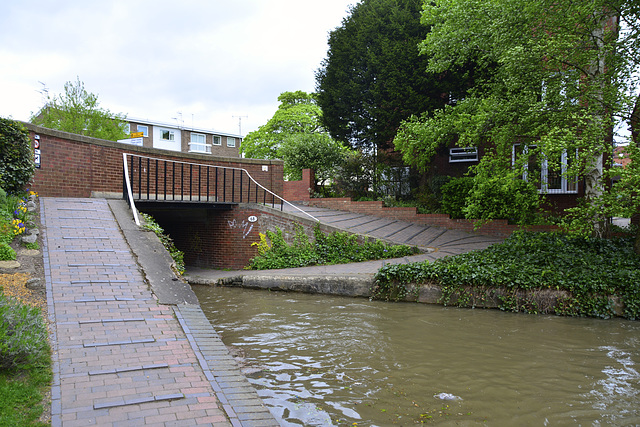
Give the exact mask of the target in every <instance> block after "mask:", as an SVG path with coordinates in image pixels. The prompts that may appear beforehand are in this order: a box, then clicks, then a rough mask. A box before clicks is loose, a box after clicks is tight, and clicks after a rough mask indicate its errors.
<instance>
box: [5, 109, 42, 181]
mask: <svg viewBox="0 0 640 427" xmlns="http://www.w3.org/2000/svg"><path fill="white" fill-rule="evenodd" d="M34 170H35V165H34V163H33V152H32V150H31V143H30V141H29V132H28V131H27V129H26V128H25V127H24V126H23V125H22V124H20V123H19V122H16V121H15V120H10V119H5V118H2V117H0V187H1V188H3V189H4V190H6V191H7V193H9V194H12V193H17V192H19V191H21V190H24V188H25V187H26V186H27V185H28V184H29V182H30V181H31V178H32V177H33V172H34Z"/></svg>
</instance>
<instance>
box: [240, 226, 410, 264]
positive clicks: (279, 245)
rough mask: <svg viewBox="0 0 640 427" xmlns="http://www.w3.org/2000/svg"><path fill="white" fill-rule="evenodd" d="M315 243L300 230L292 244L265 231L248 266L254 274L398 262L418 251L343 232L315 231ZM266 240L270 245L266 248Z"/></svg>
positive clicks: (316, 228) (280, 236)
mask: <svg viewBox="0 0 640 427" xmlns="http://www.w3.org/2000/svg"><path fill="white" fill-rule="evenodd" d="M313 234H314V242H313V243H311V242H310V241H309V237H308V236H307V235H306V234H305V233H304V230H303V229H302V227H301V226H299V227H297V228H296V233H295V236H294V239H293V243H292V244H288V243H287V242H286V241H285V238H284V235H283V232H282V230H281V229H279V228H277V230H276V231H275V232H273V231H267V232H266V234H261V235H260V242H256V243H254V245H256V246H257V247H258V255H257V256H256V257H255V258H253V259H252V260H251V262H250V264H249V266H248V268H249V269H253V270H268V269H275V268H295V267H305V266H308V265H326V264H345V263H350V262H361V261H368V260H374V259H387V258H398V257H403V256H407V255H413V254H416V253H417V252H418V249H417V248H415V247H412V246H406V245H390V244H388V243H385V242H382V241H380V240H376V241H370V240H368V239H365V241H364V242H363V243H359V242H358V236H357V235H355V234H349V233H346V232H333V233H331V234H329V235H326V234H325V233H323V232H322V230H320V228H319V227H318V226H316V227H315V228H314V233H313ZM267 239H268V240H269V241H270V242H271V246H269V245H268V243H267Z"/></svg>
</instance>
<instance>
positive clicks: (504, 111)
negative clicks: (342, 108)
mask: <svg viewBox="0 0 640 427" xmlns="http://www.w3.org/2000/svg"><path fill="white" fill-rule="evenodd" d="M639 14H640V10H639V9H638V8H637V4H636V3H635V2H632V1H627V0H588V1H582V2H574V1H571V0H560V1H558V0H536V1H523V0H491V1H476V0H436V1H433V2H427V3H425V6H424V10H423V14H422V20H423V23H424V24H426V25H430V26H431V31H430V32H429V33H428V34H427V35H426V37H425V39H424V41H423V42H422V43H421V44H420V49H421V52H422V53H423V54H424V55H426V56H427V57H428V58H429V66H428V70H429V71H431V72H453V71H454V70H455V69H456V67H459V66H461V65H462V64H466V63H468V62H469V61H473V62H474V63H476V64H477V69H478V73H477V78H476V79H475V80H474V84H473V87H471V88H470V89H469V91H468V93H467V96H466V97H464V98H463V99H460V100H459V101H458V102H457V103H456V104H455V105H451V106H447V107H446V108H444V109H441V110H439V111H436V112H435V113H433V114H423V115H422V116H419V117H414V118H412V119H411V120H408V121H406V122H404V124H403V125H402V126H401V129H400V132H398V135H397V137H396V139H395V145H396V148H397V149H398V150H400V151H402V152H403V156H404V159H405V161H406V162H408V163H410V164H412V165H415V166H416V167H418V168H419V169H421V170H425V169H426V168H428V165H429V162H430V159H431V157H432V156H433V155H434V153H435V152H436V151H437V149H438V148H439V147H446V146H451V144H453V143H455V144H456V145H458V146H460V147H468V146H476V147H481V146H483V145H487V144H490V146H491V147H492V149H493V152H491V153H490V154H489V155H485V157H483V159H482V160H481V165H483V168H484V169H483V171H480V172H484V173H478V175H477V176H478V178H479V179H487V178H489V177H498V176H503V177H509V176H522V175H523V173H524V172H525V170H526V163H527V162H526V159H523V160H521V161H518V160H517V161H516V162H515V165H512V164H511V162H510V161H509V160H510V159H511V153H512V146H513V144H514V143H516V142H518V141H519V142H520V143H521V144H522V145H524V146H526V147H527V148H528V149H529V151H528V152H529V154H530V155H538V156H540V155H546V156H547V159H548V161H549V167H550V168H553V169H556V170H559V169H560V166H561V162H560V156H559V154H561V153H562V152H567V153H574V152H575V153H577V158H576V160H575V161H572V162H570V164H567V165H566V173H565V178H567V179H575V178H576V177H583V178H584V183H585V194H586V198H587V199H588V203H586V204H585V205H584V207H585V209H578V210H576V211H575V214H576V217H579V218H580V220H581V221H582V223H584V222H592V223H595V224H597V223H598V222H599V221H601V220H602V218H603V217H602V215H601V212H598V211H597V210H595V209H594V208H593V207H594V203H595V204H598V203H599V202H597V200H598V198H599V197H600V196H601V194H602V193H603V192H604V188H603V183H604V180H603V179H604V176H606V173H607V166H606V165H603V163H602V156H603V155H604V154H607V153H609V152H610V151H611V129H612V128H613V120H612V119H613V117H617V118H623V119H628V118H629V117H630V116H631V110H632V108H633V105H634V103H633V101H634V97H633V96H629V95H630V94H632V93H634V91H635V90H636V88H635V82H636V81H637V78H635V77H634V72H635V71H637V67H638V64H640V62H639V61H638V60H637V59H638V57H639V52H640V44H639V43H638V39H639V36H638V35H639V34H640V26H638V24H637V22H638V16H639ZM616 16H619V17H620V18H621V19H622V20H623V21H624V22H625V23H626V24H627V28H626V29H624V30H623V31H622V32H620V34H618V27H617V25H616V24H615V17H616ZM571 157H573V154H572V155H571ZM530 178H533V176H532V175H531V174H530ZM532 181H533V179H532ZM594 214H595V216H594ZM592 229H594V230H596V228H595V227H593V226H592Z"/></svg>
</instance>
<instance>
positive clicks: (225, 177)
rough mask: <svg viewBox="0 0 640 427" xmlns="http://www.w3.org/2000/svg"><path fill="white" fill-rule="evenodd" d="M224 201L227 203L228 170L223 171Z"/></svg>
mask: <svg viewBox="0 0 640 427" xmlns="http://www.w3.org/2000/svg"><path fill="white" fill-rule="evenodd" d="M222 201H223V202H226V201H227V170H226V169H222Z"/></svg>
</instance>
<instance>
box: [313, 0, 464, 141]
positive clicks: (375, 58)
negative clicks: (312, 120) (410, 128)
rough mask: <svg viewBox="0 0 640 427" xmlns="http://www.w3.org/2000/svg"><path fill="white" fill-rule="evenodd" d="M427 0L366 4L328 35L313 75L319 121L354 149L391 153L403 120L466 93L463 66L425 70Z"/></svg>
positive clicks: (366, 0)
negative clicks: (422, 51)
mask: <svg viewBox="0 0 640 427" xmlns="http://www.w3.org/2000/svg"><path fill="white" fill-rule="evenodd" d="M421 9H422V1H419V0H363V1H361V2H360V3H358V4H357V5H355V6H353V7H352V8H351V11H350V15H349V16H348V17H347V18H345V19H344V20H343V22H342V25H341V26H340V27H338V28H336V29H335V30H334V31H332V32H331V33H330V35H329V50H328V52H327V57H326V59H325V60H324V61H323V62H322V66H321V68H320V69H319V70H318V71H317V73H316V91H317V93H318V105H319V106H320V108H321V109H322V111H323V116H322V123H323V125H324V127H325V128H326V129H327V130H328V131H329V132H330V133H331V135H332V136H333V137H334V138H335V139H337V140H339V141H341V142H344V143H349V144H350V145H352V146H353V147H355V148H365V149H369V150H371V149H372V148H374V147H377V148H379V149H387V148H390V147H391V142H392V140H393V137H394V135H395V133H396V130H397V128H398V126H399V125H400V123H401V121H402V120H404V119H406V118H408V117H409V116H411V115H412V114H419V113H422V112H425V111H432V110H434V109H436V108H442V107H443V106H444V105H445V103H447V102H448V101H449V99H450V98H455V97H460V96H461V95H462V94H463V93H464V89H465V87H464V85H462V84H460V81H461V80H464V79H466V78H468V77H469V73H468V72H461V70H462V71H464V70H466V69H467V68H466V66H463V67H461V70H456V72H455V73H451V72H447V73H427V72H426V71H425V70H426V68H427V65H428V62H429V58H428V57H426V56H419V52H418V48H417V44H418V43H419V42H420V41H422V40H423V39H424V37H425V35H426V34H427V32H428V29H429V27H428V26H426V25H423V24H421V23H420V11H421Z"/></svg>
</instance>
